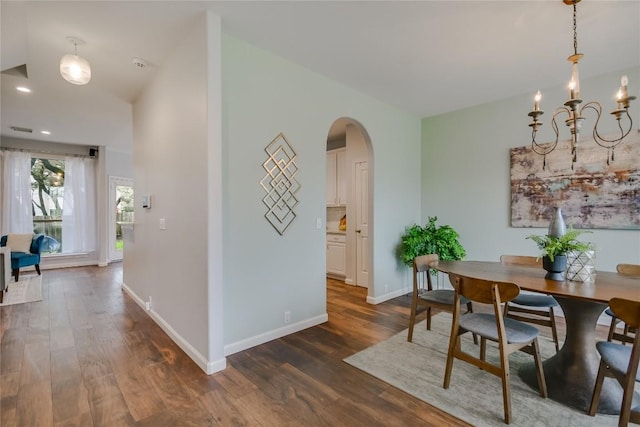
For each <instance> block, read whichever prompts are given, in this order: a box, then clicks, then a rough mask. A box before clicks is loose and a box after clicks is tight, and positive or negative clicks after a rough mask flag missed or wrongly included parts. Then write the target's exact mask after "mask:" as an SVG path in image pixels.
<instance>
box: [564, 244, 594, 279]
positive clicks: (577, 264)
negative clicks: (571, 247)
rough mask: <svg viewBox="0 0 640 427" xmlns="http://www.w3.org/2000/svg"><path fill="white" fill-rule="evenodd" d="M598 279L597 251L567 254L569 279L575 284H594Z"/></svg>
mask: <svg viewBox="0 0 640 427" xmlns="http://www.w3.org/2000/svg"><path fill="white" fill-rule="evenodd" d="M595 278H596V251H594V250H589V251H584V252H578V251H572V252H569V253H567V279H569V280H571V281H574V282H592V281H594V280H595Z"/></svg>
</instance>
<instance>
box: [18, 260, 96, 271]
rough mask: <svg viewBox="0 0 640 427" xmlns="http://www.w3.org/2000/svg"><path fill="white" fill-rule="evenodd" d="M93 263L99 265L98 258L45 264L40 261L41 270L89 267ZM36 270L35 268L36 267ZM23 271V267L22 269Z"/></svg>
mask: <svg viewBox="0 0 640 427" xmlns="http://www.w3.org/2000/svg"><path fill="white" fill-rule="evenodd" d="M91 265H98V262H97V261H96V260H86V261H74V260H70V261H64V262H61V263H59V264H57V263H56V264H43V263H40V270H54V269H57V268H73V267H88V266H91ZM34 270H35V269H34ZM20 271H22V269H20Z"/></svg>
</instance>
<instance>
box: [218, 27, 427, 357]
mask: <svg viewBox="0 0 640 427" xmlns="http://www.w3.org/2000/svg"><path fill="white" fill-rule="evenodd" d="M222 63H223V73H222V74H223V144H224V145H223V165H224V171H223V173H224V177H225V181H224V229H225V235H224V255H223V256H224V266H225V272H224V325H225V333H224V341H225V345H227V346H229V345H235V344H236V343H238V342H240V341H242V340H249V341H251V340H252V339H256V338H255V337H258V336H259V335H261V334H265V333H270V332H271V331H274V330H277V329H278V328H282V327H284V325H283V314H284V312H285V311H291V322H292V323H296V322H304V321H305V320H308V319H313V318H316V319H317V318H318V317H319V316H320V317H321V316H323V315H326V283H325V265H326V264H325V251H326V247H325V244H326V237H325V223H324V221H325V215H326V206H325V203H326V201H325V174H326V169H325V161H326V141H327V134H328V131H329V128H330V127H331V124H332V123H333V122H334V121H335V120H336V119H338V118H340V117H349V118H352V119H354V120H357V121H358V122H359V123H361V124H362V125H363V126H364V128H365V129H366V131H367V132H368V134H369V136H370V138H371V143H372V146H373V158H374V164H373V165H372V168H371V169H372V171H373V173H374V176H375V178H374V218H373V223H374V232H373V234H374V242H375V243H374V249H373V250H374V263H373V273H372V275H373V281H374V289H372V290H370V296H373V297H375V296H379V295H381V294H382V290H383V289H384V285H385V284H386V285H388V286H389V290H390V291H392V290H396V289H401V288H403V287H407V286H408V283H407V275H406V268H399V267H398V266H397V262H396V261H395V258H394V248H395V245H396V244H397V243H398V241H399V236H400V235H401V233H402V231H403V229H404V226H405V225H407V224H410V223H413V222H415V221H417V220H418V219H419V209H420V202H419V194H420V157H419V154H418V153H419V152H420V119H419V118H417V117H413V116H411V115H409V114H406V113H403V112H401V111H400V110H398V109H395V108H392V107H389V106H388V105H385V104H383V103H381V102H379V101H377V100H375V99H372V98H370V97H367V96H364V95H362V94H360V93H358V92H355V91H354V90H352V89H350V88H348V87H345V86H341V85H339V84H337V83H335V82H333V81H331V80H328V79H326V78H324V77H321V76H319V75H317V74H315V73H313V72H310V71H308V70H306V69H304V68H302V67H300V66H298V65H295V64H293V63H290V62H288V61H285V60H283V59H281V58H279V57H276V56H274V55H272V54H269V53H267V52H265V51H263V50H260V49H258V48H255V47H253V46H251V45H249V44H247V43H245V42H242V41H240V40H238V39H235V38H233V37H230V36H226V35H225V36H224V37H223V61H222ZM279 132H283V133H284V134H285V135H286V137H287V139H288V140H289V142H290V143H291V145H292V146H293V148H294V150H295V151H296V152H297V164H298V165H299V168H300V169H299V173H298V175H297V179H298V180H299V182H300V184H301V188H300V190H299V191H298V193H297V197H298V199H299V200H300V204H299V205H298V206H297V207H296V209H295V211H296V214H297V218H296V219H295V221H294V222H293V224H292V225H291V226H290V227H289V229H287V231H286V232H285V234H284V236H280V235H279V234H278V233H277V232H276V231H275V230H274V229H273V228H272V227H271V225H270V224H269V223H268V222H267V221H266V219H265V218H264V214H265V212H266V207H265V205H264V204H263V203H262V198H263V197H264V195H265V193H264V192H263V190H262V188H261V187H260V185H259V182H260V180H261V179H262V177H263V176H264V175H265V171H264V170H263V168H262V163H263V162H264V161H265V159H266V153H265V151H264V149H265V147H266V146H267V145H268V144H269V143H270V142H271V140H272V139H273V138H274V137H276V135H278V133H279ZM316 218H321V219H322V227H321V228H320V229H316ZM235 348H237V347H235Z"/></svg>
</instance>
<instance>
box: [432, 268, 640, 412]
mask: <svg viewBox="0 0 640 427" xmlns="http://www.w3.org/2000/svg"><path fill="white" fill-rule="evenodd" d="M432 267H433V268H435V269H436V270H438V271H441V272H444V273H448V274H452V275H460V276H467V277H474V278H478V279H484V280H495V281H500V282H511V283H515V284H517V285H518V286H519V287H520V289H521V290H526V291H532V292H539V293H544V294H547V295H552V296H553V297H554V298H555V299H556V300H557V301H558V304H559V305H560V307H561V308H562V311H563V314H564V318H565V323H566V336H565V340H564V343H563V345H562V347H561V348H560V350H559V351H558V352H557V353H556V354H555V355H553V356H551V357H550V358H548V359H546V360H545V361H544V362H543V369H544V374H545V379H546V382H547V391H548V395H549V397H550V398H551V399H553V400H555V401H557V402H560V403H562V404H565V405H568V406H570V407H573V408H576V409H578V410H581V411H587V410H588V409H589V406H590V404H591V397H592V395H593V387H594V384H595V380H596V376H597V374H598V368H599V365H600V356H599V355H598V352H597V350H596V346H595V344H596V341H597V340H596V325H597V322H598V319H599V318H600V315H601V314H602V312H603V311H604V310H605V309H606V308H607V305H608V302H609V300H611V298H614V297H617V298H625V299H629V300H633V301H640V277H632V276H624V275H621V274H618V273H614V272H606V271H597V272H596V275H595V279H594V280H592V281H589V282H573V281H569V280H564V281H555V280H549V279H545V274H546V271H545V270H543V269H542V268H540V267H537V266H522V265H513V264H502V263H500V262H487V261H438V262H437V263H436V264H433V265H432ZM518 375H519V376H520V378H522V380H523V381H524V382H525V383H526V384H527V385H529V386H530V387H532V388H533V389H535V390H537V389H538V381H537V378H536V373H535V368H534V364H533V363H530V364H527V365H524V366H523V367H522V368H520V370H519V371H518ZM621 402H622V388H621V387H620V386H619V384H618V382H617V381H615V380H611V379H608V378H607V379H606V380H605V382H604V385H603V389H602V394H601V398H600V405H599V407H598V412H599V413H603V414H618V413H619V412H620V405H621ZM638 404H640V396H638V395H637V393H636V396H635V397H634V402H633V404H632V407H634V406H636V405H638Z"/></svg>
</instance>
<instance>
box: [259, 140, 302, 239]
mask: <svg viewBox="0 0 640 427" xmlns="http://www.w3.org/2000/svg"><path fill="white" fill-rule="evenodd" d="M264 150H265V151H266V152H267V160H266V161H265V162H264V163H263V164H262V167H263V168H264V170H265V171H266V172H267V174H266V175H265V176H264V178H262V181H260V185H261V186H262V188H263V189H264V191H265V193H267V195H266V196H264V198H263V199H262V202H263V203H264V204H265V206H266V207H267V213H266V214H264V217H265V218H266V219H267V221H269V223H270V224H271V225H272V226H273V228H275V229H276V231H277V232H278V233H280V235H281V236H282V235H283V234H284V232H285V230H286V229H287V227H289V225H290V224H291V223H292V222H293V220H294V219H295V218H296V213H295V211H294V208H295V207H296V205H297V204H298V199H297V198H296V192H297V191H298V190H299V189H300V184H299V183H298V181H297V180H296V174H297V173H298V166H297V165H296V152H295V151H293V148H292V147H291V145H290V144H289V141H287V138H286V137H285V136H284V134H282V132H280V133H279V134H278V136H276V137H275V138H274V140H273V141H271V143H270V144H269V145H268V146H267V148H265V149H264Z"/></svg>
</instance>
